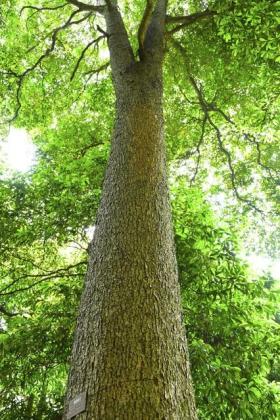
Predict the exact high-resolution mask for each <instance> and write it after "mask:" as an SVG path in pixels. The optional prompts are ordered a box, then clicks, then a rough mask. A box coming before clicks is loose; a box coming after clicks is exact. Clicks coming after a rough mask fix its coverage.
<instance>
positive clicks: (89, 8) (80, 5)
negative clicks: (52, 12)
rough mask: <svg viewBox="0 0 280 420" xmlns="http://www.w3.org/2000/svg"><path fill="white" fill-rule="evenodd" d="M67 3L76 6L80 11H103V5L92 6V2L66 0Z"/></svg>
mask: <svg viewBox="0 0 280 420" xmlns="http://www.w3.org/2000/svg"><path fill="white" fill-rule="evenodd" d="M67 1H68V3H70V4H72V5H73V6H76V7H78V9H79V10H80V11H90V12H98V13H101V14H103V13H104V12H105V6H94V5H92V4H86V3H83V2H81V1H78V0H67Z"/></svg>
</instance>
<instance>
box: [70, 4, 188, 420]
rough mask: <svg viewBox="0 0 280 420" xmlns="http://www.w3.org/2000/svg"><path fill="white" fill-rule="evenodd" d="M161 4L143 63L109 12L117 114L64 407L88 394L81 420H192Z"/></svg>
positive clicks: (118, 20) (113, 11)
mask: <svg viewBox="0 0 280 420" xmlns="http://www.w3.org/2000/svg"><path fill="white" fill-rule="evenodd" d="M164 4H165V3H164V1H158V6H157V8H156V9H155V13H154V17H153V20H152V23H151V25H150V28H149V30H148V32H147V36H146V41H145V48H146V50H145V52H146V56H145V57H144V58H143V60H142V61H141V62H136V61H135V60H134V59H133V54H132V50H131V48H130V44H129V42H128V39H127V35H126V31H125V28H124V26H123V22H122V20H121V17H120V15H119V12H118V10H117V8H114V7H111V8H110V9H108V13H107V15H106V21H107V31H108V33H109V34H110V36H109V48H110V54H111V67H112V72H113V79H114V85H115V91H116V97H117V102H116V114H117V116H116V124H115V130H114V134H113V139H112V148H111V155H110V159H109V164H108V168H107V173H106V177H105V181H104V185H103V196H102V200H101V205H100V208H99V212H98V217H97V223H96V230H95V234H94V239H93V242H92V245H91V248H90V262H89V268H88V274H87V279H86V284H85V289H84V293H83V296H82V300H81V306H80V314H79V318H78V322H77V330H76V336H75V342H74V347H73V355H72V364H71V371H70V375H69V383H68V392H67V398H66V405H65V407H66V414H67V411H68V405H69V402H70V401H71V400H72V399H73V398H75V397H76V396H78V395H79V394H81V393H83V392H86V393H87V405H86V411H84V412H83V413H81V414H78V415H77V417H75V418H77V419H79V420H86V419H87V420H89V419H90V420H103V419H104V420H116V419H119V420H140V419H147V420H155V419H176V420H189V419H191V420H193V419H196V413H195V405H194V397H193V391H192V385H191V379H190V372H189V365H188V357H187V348H186V337H185V331H184V327H183V324H182V320H181V305H180V293H179V292H180V291H179V285H178V278H177V265H176V257H175V251H174V240H173V231H172V222H171V212H170V203H169V194H168V186H167V176H166V165H165V149H164V133H163V113H162V75H161V67H162V58H163V48H162V46H163V42H162V39H163V38H162V31H163V23H162V22H163V20H162V17H164V13H165V7H164ZM151 40H152V41H151ZM155 52H156V53H155ZM66 414H65V417H64V418H66Z"/></svg>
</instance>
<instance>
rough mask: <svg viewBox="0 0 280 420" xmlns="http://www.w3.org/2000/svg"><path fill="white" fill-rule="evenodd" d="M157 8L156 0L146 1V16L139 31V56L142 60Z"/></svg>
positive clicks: (144, 15)
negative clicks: (155, 8) (147, 35)
mask: <svg viewBox="0 0 280 420" xmlns="http://www.w3.org/2000/svg"><path fill="white" fill-rule="evenodd" d="M154 6H155V0H147V1H146V7H145V11H144V14H143V16H142V20H141V23H140V25H139V29H138V45H139V55H140V58H141V56H142V55H143V53H144V41H145V36H146V33H147V30H148V27H149V24H150V21H151V18H152V14H153V10H154Z"/></svg>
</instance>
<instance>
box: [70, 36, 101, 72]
mask: <svg viewBox="0 0 280 420" xmlns="http://www.w3.org/2000/svg"><path fill="white" fill-rule="evenodd" d="M104 38H105V35H101V36H99V37H98V38H96V39H94V40H93V41H91V42H90V43H89V44H88V45H87V46H86V47H85V48H84V49H83V51H82V53H81V55H80V57H79V59H78V61H77V63H76V65H75V67H74V70H73V72H72V74H71V77H70V80H73V79H74V77H75V74H76V72H77V70H78V68H79V66H80V64H81V61H82V60H83V58H84V56H85V53H86V52H87V50H88V49H89V48H90V47H91V46H92V45H94V44H98V42H99V41H101V39H104Z"/></svg>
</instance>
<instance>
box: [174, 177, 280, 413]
mask: <svg viewBox="0 0 280 420" xmlns="http://www.w3.org/2000/svg"><path fill="white" fill-rule="evenodd" d="M174 194H175V197H174V201H173V207H174V215H175V220H176V225H175V226H176V243H177V254H178V263H179V273H180V280H181V286H182V296H183V307H184V313H185V322H186V330H187V335H188V339H189V349H190V359H191V365H192V374H193V380H194V383H195V389H196V397H197V405H198V408H199V417H200V418H201V419H217V418H218V419H241V418H242V419H246V420H247V419H256V418H257V419H267V418H269V419H276V418H278V416H279V413H280V388H279V383H277V380H278V379H277V363H279V362H277V358H278V354H279V345H280V329H279V325H278V324H277V323H276V322H275V318H274V317H275V313H276V310H277V307H278V308H279V303H280V299H279V289H278V290H275V289H274V286H273V284H274V283H273V279H271V278H270V279H269V278H268V279H266V278H265V280H266V283H265V286H266V288H264V281H263V280H262V279H256V280H251V279H250V277H249V275H248V272H247V268H246V265H245V264H244V262H242V261H241V260H240V259H239V258H238V256H237V255H236V253H237V251H238V247H237V243H236V238H235V235H234V233H232V232H230V231H229V230H228V229H226V228H223V227H220V226H219V225H218V223H217V221H215V218H214V216H213V214H212V212H211V211H210V209H209V207H208V206H207V205H206V203H205V201H203V199H202V195H201V192H200V191H197V190H188V189H186V188H185V187H184V184H183V183H182V182H180V183H179V184H178V185H177V186H176V188H175V189H174ZM269 281H270V283H269ZM268 284H270V286H271V289H267V285H268ZM271 366H273V368H272V369H271ZM273 372H274V373H273ZM278 374H279V371H278Z"/></svg>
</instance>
